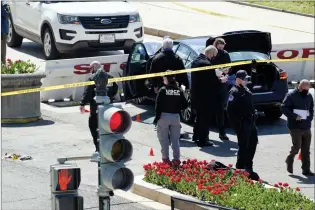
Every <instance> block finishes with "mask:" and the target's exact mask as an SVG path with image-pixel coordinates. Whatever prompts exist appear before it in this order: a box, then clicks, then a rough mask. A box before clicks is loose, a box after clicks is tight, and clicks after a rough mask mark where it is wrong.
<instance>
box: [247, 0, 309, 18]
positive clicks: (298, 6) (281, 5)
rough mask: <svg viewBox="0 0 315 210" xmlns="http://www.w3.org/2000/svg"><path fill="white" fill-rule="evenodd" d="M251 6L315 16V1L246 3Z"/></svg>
mask: <svg viewBox="0 0 315 210" xmlns="http://www.w3.org/2000/svg"><path fill="white" fill-rule="evenodd" d="M246 2H247V3H249V4H257V5H262V6H267V7H273V8H278V9H283V10H287V11H291V12H299V13H303V14H310V15H313V16H315V9H314V6H315V1H270V0H264V1H246Z"/></svg>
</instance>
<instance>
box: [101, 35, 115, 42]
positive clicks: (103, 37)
mask: <svg viewBox="0 0 315 210" xmlns="http://www.w3.org/2000/svg"><path fill="white" fill-rule="evenodd" d="M113 42H115V36H114V34H100V43H113Z"/></svg>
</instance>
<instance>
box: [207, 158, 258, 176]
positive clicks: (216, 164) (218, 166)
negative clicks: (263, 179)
mask: <svg viewBox="0 0 315 210" xmlns="http://www.w3.org/2000/svg"><path fill="white" fill-rule="evenodd" d="M228 168H229V167H228V166H226V165H224V164H223V163H221V162H218V161H214V163H211V164H209V165H208V166H207V169H208V170H212V169H214V170H216V171H217V170H219V169H223V170H224V169H228ZM232 169H233V170H236V168H232ZM246 171H247V170H246ZM247 172H248V173H249V178H250V179H251V180H255V181H258V180H259V179H260V177H259V175H258V174H257V173H256V172H254V171H247Z"/></svg>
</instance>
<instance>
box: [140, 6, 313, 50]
mask: <svg viewBox="0 0 315 210" xmlns="http://www.w3.org/2000/svg"><path fill="white" fill-rule="evenodd" d="M134 4H135V6H136V7H137V8H138V10H139V12H140V15H141V17H142V20H143V22H144V26H145V27H149V28H155V29H160V30H164V31H169V32H175V33H178V34H183V35H188V36H202V35H219V34H222V33H224V32H227V31H237V30H260V31H268V32H271V33H272V41H273V43H274V44H286V43H305V42H314V34H313V33H312V32H314V25H313V23H314V22H312V21H311V20H309V19H310V18H307V17H301V16H298V17H297V18H296V19H298V18H304V19H305V20H304V19H303V21H302V19H299V20H298V21H296V22H298V23H297V24H295V23H292V24H288V23H291V21H293V20H294V19H295V18H293V17H291V18H290V19H289V18H288V17H286V16H285V15H287V16H288V15H289V14H281V15H280V14H279V15H278V16H275V15H274V16H268V18H266V16H265V17H262V16H258V15H257V18H259V19H260V20H261V22H263V24H266V25H263V24H262V23H257V22H256V20H255V19H254V18H251V20H252V19H254V21H244V20H240V19H236V18H230V17H222V16H224V15H229V11H228V10H226V11H220V10H217V8H220V9H221V10H222V8H225V9H228V8H230V10H235V11H237V12H238V13H237V14H234V16H236V15H237V17H240V18H245V19H246V18H247V16H244V14H246V12H245V11H244V10H241V9H235V8H234V9H233V8H231V7H227V6H224V5H225V4H228V5H233V6H235V7H242V6H240V5H236V4H232V3H227V2H208V3H205V2H202V3H200V4H199V3H198V4H197V3H196V2H195V3H194V7H195V8H199V9H200V8H203V9H204V10H205V11H208V10H209V9H208V8H213V9H212V11H213V13H219V12H221V13H219V14H222V15H221V16H220V15H209V14H205V13H201V12H198V11H193V10H191V9H188V8H187V7H183V6H179V5H178V3H177V4H174V3H171V2H159V3H155V2H150V3H134ZM180 4H181V5H185V6H190V5H189V4H188V2H185V3H180ZM203 4H207V5H203ZM221 4H222V5H223V6H222V5H221ZM219 5H221V6H222V7H220V6H219ZM251 9H256V10H259V9H257V8H251ZM209 11H210V10H209ZM212 11H210V13H211V12H212ZM217 11H219V12H217ZM223 12H225V13H223ZM269 12H273V13H274V11H269ZM247 13H249V12H247ZM261 13H262V12H260V14H261ZM264 13H268V12H266V11H265V12H264ZM252 16H254V15H253V14H252ZM291 16H293V15H291ZM280 20H281V21H280ZM265 21H266V23H265ZM272 21H275V23H273V24H274V25H279V27H281V28H279V27H272V26H268V24H272V23H271V22H272ZM285 22H287V24H286V25H284V23H285ZM301 22H303V24H301ZM290 25H291V26H290ZM292 25H293V26H292ZM298 26H299V27H298ZM282 27H284V28H290V29H284V28H282ZM297 27H298V28H297ZM291 29H295V30H301V31H305V32H300V31H294V30H291ZM306 32H307V33H306ZM150 35H156V34H150Z"/></svg>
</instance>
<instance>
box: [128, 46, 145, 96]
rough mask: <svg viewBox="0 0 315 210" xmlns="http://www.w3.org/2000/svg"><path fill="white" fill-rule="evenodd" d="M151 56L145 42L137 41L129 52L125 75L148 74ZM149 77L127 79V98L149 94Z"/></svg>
mask: <svg viewBox="0 0 315 210" xmlns="http://www.w3.org/2000/svg"><path fill="white" fill-rule="evenodd" d="M149 58H150V56H149V54H148V52H147V50H146V48H145V45H144V44H143V43H135V44H134V45H133V46H132V50H131V53H130V54H129V57H128V61H127V65H126V68H125V70H124V77H126V76H133V75H141V74H146V66H147V62H148V60H149ZM146 81H147V79H138V80H131V81H126V82H124V83H123V89H124V96H125V98H124V99H125V100H131V99H135V98H140V97H145V96H148V94H149V90H148V88H147V86H146Z"/></svg>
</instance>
